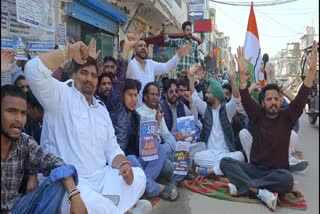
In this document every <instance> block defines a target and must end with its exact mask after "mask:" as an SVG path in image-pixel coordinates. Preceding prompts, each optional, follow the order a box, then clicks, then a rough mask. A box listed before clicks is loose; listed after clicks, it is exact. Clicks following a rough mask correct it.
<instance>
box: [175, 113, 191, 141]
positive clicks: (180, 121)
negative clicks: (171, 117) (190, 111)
mask: <svg viewBox="0 0 320 214" xmlns="http://www.w3.org/2000/svg"><path fill="white" fill-rule="evenodd" d="M177 126H178V133H179V134H180V136H181V135H182V136H181V137H182V139H183V141H187V142H190V143H194V142H195V141H196V127H195V122H194V116H193V115H191V116H185V117H179V118H177ZM179 139H181V138H179Z"/></svg>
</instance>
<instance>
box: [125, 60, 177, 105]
mask: <svg viewBox="0 0 320 214" xmlns="http://www.w3.org/2000/svg"><path fill="white" fill-rule="evenodd" d="M179 61H180V58H179V57H178V55H175V56H174V57H172V58H171V59H170V60H169V61H168V62H166V63H161V62H155V61H153V60H151V59H147V60H145V62H146V64H145V67H144V69H143V68H142V66H141V64H140V63H139V62H138V61H137V60H136V58H133V59H132V60H131V61H130V63H129V64H128V68H127V74H126V77H127V78H131V79H136V80H139V81H140V82H141V90H140V93H139V98H138V104H137V108H138V107H140V106H142V104H143V103H142V91H143V88H144V86H145V85H146V84H147V83H148V82H154V81H155V76H156V75H163V74H165V73H168V72H170V71H171V70H172V69H174V68H175V67H176V66H177V65H178V63H179Z"/></svg>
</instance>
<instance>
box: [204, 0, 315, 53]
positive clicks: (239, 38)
mask: <svg viewBox="0 0 320 214" xmlns="http://www.w3.org/2000/svg"><path fill="white" fill-rule="evenodd" d="M221 1H223V0H221ZM228 1H229V2H249V1H250V0H226V2H228ZM255 2H257V3H258V2H271V0H268V1H267V0H256V1H253V4H254V3H255ZM209 5H210V7H212V8H215V9H216V26H217V29H218V31H220V32H224V35H225V36H229V37H230V41H229V46H230V47H231V51H232V53H236V48H237V47H238V46H239V45H242V46H243V45H244V41H245V35H246V29H247V24H248V18H249V12H250V6H248V7H239V6H229V5H224V4H218V3H214V2H210V4H209ZM254 12H255V15H256V21H257V26H258V32H259V39H260V47H261V52H262V54H264V53H268V55H269V56H270V57H272V56H274V55H276V54H277V52H278V51H280V50H281V49H284V48H286V44H287V43H291V42H300V39H299V38H300V37H301V36H303V34H304V32H305V27H306V26H313V27H315V32H316V34H319V2H318V0H297V1H294V2H290V3H286V4H282V5H275V6H264V7H261V6H259V7H254Z"/></svg>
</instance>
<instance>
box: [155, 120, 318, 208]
mask: <svg viewBox="0 0 320 214" xmlns="http://www.w3.org/2000/svg"><path fill="white" fill-rule="evenodd" d="M296 149H298V150H300V151H302V152H303V157H304V159H307V160H308V161H309V162H310V165H309V166H308V168H307V169H306V170H304V171H303V172H297V173H294V177H295V182H296V185H295V188H297V189H298V190H300V191H301V192H302V193H303V194H304V196H305V199H306V201H307V206H308V209H307V210H306V211H300V210H293V209H287V208H282V207H280V206H278V207H277V209H276V211H275V212H274V213H280V214H318V213H319V118H318V121H317V123H316V124H315V125H310V124H309V122H308V118H307V117H306V115H305V114H303V115H302V116H301V118H300V130H299V143H298V145H297V146H296ZM179 190H180V198H179V199H178V201H176V202H168V201H164V200H163V199H161V201H160V202H159V203H158V204H157V205H156V206H155V207H154V208H153V211H152V214H171V213H172V214H213V213H216V214H233V213H234V214H242V213H243V214H251V213H259V214H270V213H272V212H271V211H270V210H269V209H268V208H267V207H266V206H265V205H263V204H247V203H240V202H230V201H225V200H219V199H215V198H209V197H207V196H203V195H200V194H198V193H194V192H191V191H190V190H186V189H182V188H179Z"/></svg>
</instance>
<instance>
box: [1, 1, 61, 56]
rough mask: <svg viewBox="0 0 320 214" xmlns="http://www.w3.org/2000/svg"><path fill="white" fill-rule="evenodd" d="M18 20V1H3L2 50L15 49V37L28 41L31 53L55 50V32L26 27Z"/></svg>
mask: <svg viewBox="0 0 320 214" xmlns="http://www.w3.org/2000/svg"><path fill="white" fill-rule="evenodd" d="M17 19H18V18H17V5H16V0H1V49H13V48H14V47H13V46H14V41H13V37H14V36H18V37H22V38H25V39H26V43H25V44H27V45H28V49H29V50H30V51H50V50H53V48H54V46H55V33H54V32H51V31H46V30H43V29H41V28H38V27H32V26H30V25H26V24H24V23H21V22H19V21H17ZM53 20H54V19H53ZM53 26H54V25H53Z"/></svg>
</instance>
